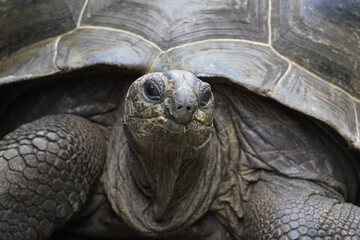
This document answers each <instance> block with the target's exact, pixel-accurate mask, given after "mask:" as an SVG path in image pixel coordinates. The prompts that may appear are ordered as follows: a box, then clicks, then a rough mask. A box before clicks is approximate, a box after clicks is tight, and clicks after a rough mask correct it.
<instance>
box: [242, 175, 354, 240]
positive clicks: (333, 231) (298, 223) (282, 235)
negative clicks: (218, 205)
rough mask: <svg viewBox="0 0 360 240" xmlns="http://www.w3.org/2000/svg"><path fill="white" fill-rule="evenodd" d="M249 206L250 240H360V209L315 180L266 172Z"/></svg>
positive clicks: (257, 184)
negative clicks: (292, 177) (289, 177)
mask: <svg viewBox="0 0 360 240" xmlns="http://www.w3.org/2000/svg"><path fill="white" fill-rule="evenodd" d="M247 206H248V208H247V214H246V216H247V217H246V219H247V220H248V221H247V224H248V229H249V232H248V235H247V237H246V239H283V240H285V239H302V240H305V239H306V240H310V239H326V240H330V239H336V240H340V239H353V240H355V239H360V237H359V236H360V208H359V207H357V206H355V205H353V204H350V203H345V202H344V200H343V199H342V197H341V196H340V195H339V194H337V193H335V192H332V191H330V190H329V189H325V188H323V187H322V186H320V185H318V184H316V183H314V182H311V181H306V180H301V179H288V178H285V177H279V176H275V175H273V174H264V176H263V177H262V180H260V181H259V182H258V183H256V184H255V186H254V188H253V195H252V196H251V199H250V201H249V202H248V205H247Z"/></svg>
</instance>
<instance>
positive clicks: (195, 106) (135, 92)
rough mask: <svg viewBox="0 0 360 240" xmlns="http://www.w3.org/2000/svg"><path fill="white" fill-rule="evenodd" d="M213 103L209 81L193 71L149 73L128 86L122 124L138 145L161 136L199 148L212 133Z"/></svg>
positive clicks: (156, 139) (164, 138)
mask: <svg viewBox="0 0 360 240" xmlns="http://www.w3.org/2000/svg"><path fill="white" fill-rule="evenodd" d="M213 107H214V97H213V94H212V91H211V87H210V85H209V84H208V83H206V82H203V81H201V80H200V79H198V78H197V77H196V76H195V75H194V74H192V73H190V72H187V71H181V70H173V71H167V72H163V73H158V72H157V73H150V74H147V75H144V76H142V77H140V78H139V79H137V80H136V81H135V82H134V83H133V84H132V85H131V86H130V88H129V90H128V93H127V96H126V106H125V123H124V124H125V125H126V127H127V132H128V137H131V138H132V139H133V140H134V141H135V143H137V144H140V145H143V144H148V143H149V142H154V141H158V140H159V139H163V140H164V141H173V142H174V143H179V142H182V143H184V141H185V142H187V143H189V145H191V146H193V147H195V148H198V147H201V146H203V145H206V144H205V143H206V142H207V141H208V139H209V138H210V136H211V131H212V126H213V117H212V112H213ZM129 133H130V135H131V136H129Z"/></svg>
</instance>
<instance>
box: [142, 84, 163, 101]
mask: <svg viewBox="0 0 360 240" xmlns="http://www.w3.org/2000/svg"><path fill="white" fill-rule="evenodd" d="M144 92H145V95H146V96H147V97H148V98H149V99H151V100H157V101H158V100H160V99H161V95H160V88H159V86H158V85H157V84H156V83H155V82H154V81H151V80H149V81H146V82H145V83H144Z"/></svg>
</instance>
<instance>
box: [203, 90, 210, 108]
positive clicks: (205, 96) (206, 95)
mask: <svg viewBox="0 0 360 240" xmlns="http://www.w3.org/2000/svg"><path fill="white" fill-rule="evenodd" d="M211 95H212V94H211V88H207V89H206V90H205V91H204V93H203V94H202V96H201V99H200V106H201V107H205V106H207V105H208V104H209V103H210V101H211Z"/></svg>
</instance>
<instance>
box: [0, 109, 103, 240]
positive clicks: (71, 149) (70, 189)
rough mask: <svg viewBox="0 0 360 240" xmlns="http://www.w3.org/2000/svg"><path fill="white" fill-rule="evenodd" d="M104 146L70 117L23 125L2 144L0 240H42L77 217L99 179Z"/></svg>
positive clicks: (84, 125) (87, 127)
mask: <svg viewBox="0 0 360 240" xmlns="http://www.w3.org/2000/svg"><path fill="white" fill-rule="evenodd" d="M105 150H106V147H105V142H104V139H103V136H102V134H101V132H100V131H99V129H98V128H97V127H96V126H94V125H93V124H92V123H91V122H89V121H88V120H86V119H84V118H81V117H78V116H73V115H53V116H47V117H43V118H41V119H39V120H36V121H33V122H30V123H27V124H24V125H22V126H20V127H19V128H18V129H16V130H15V131H13V132H11V133H9V134H8V135H6V136H5V137H4V139H3V140H1V141H0V239H46V238H48V237H50V235H51V234H52V232H53V231H54V230H55V229H57V228H59V227H61V226H63V225H64V224H65V223H66V222H67V221H68V220H69V219H70V218H71V216H73V215H74V214H76V213H77V212H78V211H79V210H80V208H81V206H82V205H83V203H84V202H85V199H86V197H87V195H88V193H89V189H90V187H91V185H92V183H93V182H94V181H96V180H97V179H98V176H99V175H100V173H101V171H102V168H103V164H104V160H105Z"/></svg>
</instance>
